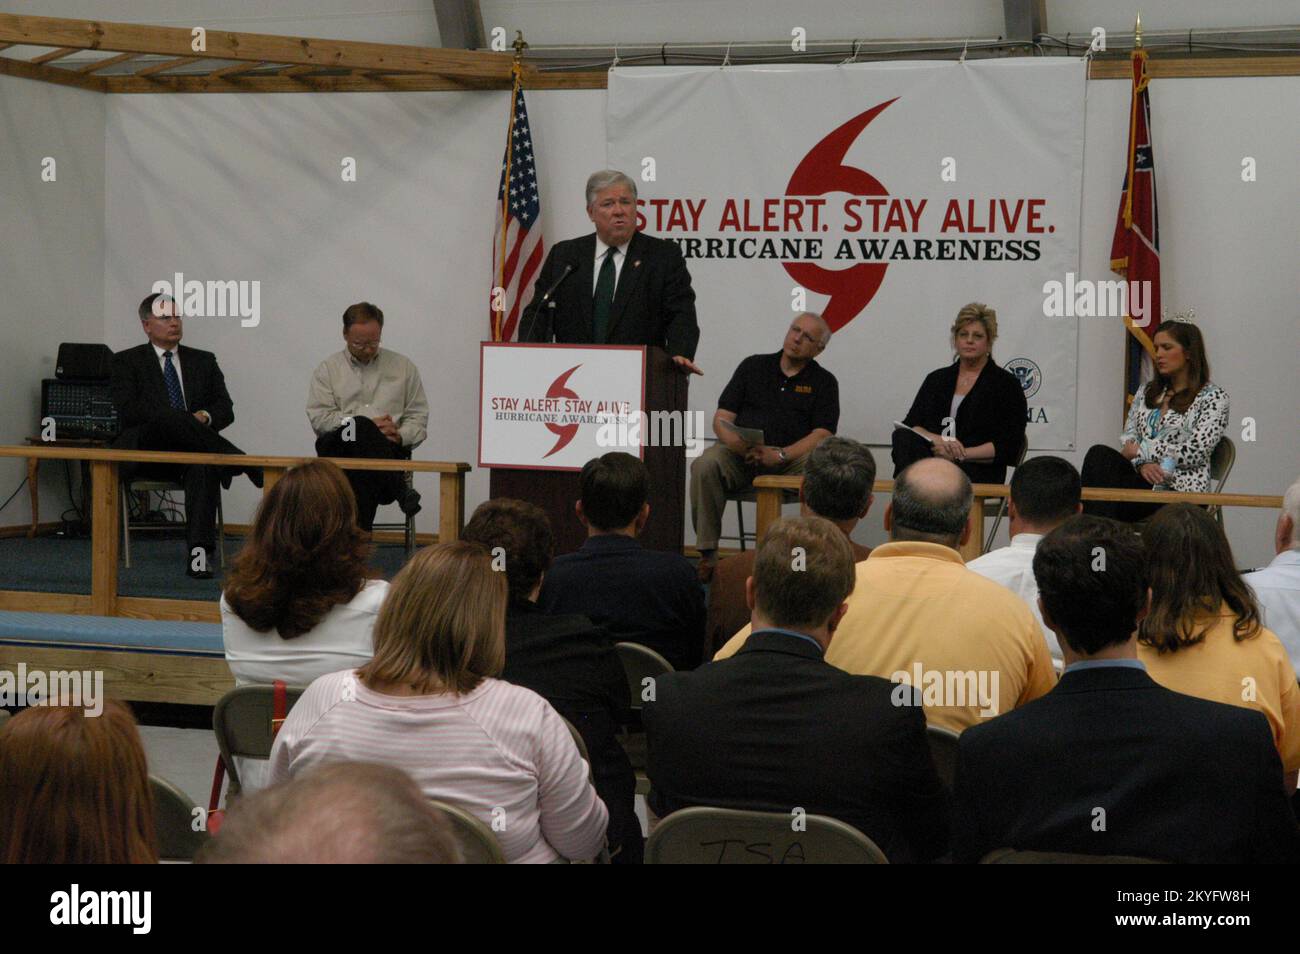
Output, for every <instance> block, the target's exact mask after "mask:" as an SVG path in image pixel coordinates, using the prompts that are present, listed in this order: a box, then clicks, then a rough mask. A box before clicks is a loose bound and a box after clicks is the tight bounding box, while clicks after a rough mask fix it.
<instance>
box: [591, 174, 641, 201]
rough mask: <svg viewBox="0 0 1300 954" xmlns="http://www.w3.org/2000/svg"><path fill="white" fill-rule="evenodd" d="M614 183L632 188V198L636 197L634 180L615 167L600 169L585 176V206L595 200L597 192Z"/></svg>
mask: <svg viewBox="0 0 1300 954" xmlns="http://www.w3.org/2000/svg"><path fill="white" fill-rule="evenodd" d="M614 185H624V186H627V187H628V188H629V189H631V190H632V198H634V199H635V198H636V182H634V181H633V180H632V178H631V177H630V176H628V175H626V174H624V173H622V172H619V171H618V170H617V169H601V170H600V171H599V172H593V173H592V174H591V175H590V176H588V177H587V208H591V204H592V203H593V202H595V201H596V193H597V192H599V191H601V190H602V189H608V188H609V187H610V186H614Z"/></svg>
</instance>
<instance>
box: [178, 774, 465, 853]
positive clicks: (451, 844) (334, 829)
mask: <svg viewBox="0 0 1300 954" xmlns="http://www.w3.org/2000/svg"><path fill="white" fill-rule="evenodd" d="M194 860H195V862H196V863H198V864H214V865H336V864H343V865H370V864H376V865H451V864H461V863H462V861H463V859H462V856H461V850H460V845H459V844H458V843H457V841H456V835H455V832H454V830H453V829H452V826H451V822H450V821H449V820H448V819H447V816H446V815H445V814H444V813H443V812H441V811H439V810H438V809H436V808H434V807H433V805H432V804H431V803H430V802H429V800H428V798H427V797H426V796H425V794H424V793H423V792H421V791H420V787H419V786H418V785H416V784H415V782H414V781H412V780H411V777H410V776H409V775H407V774H406V773H405V772H402V771H399V770H398V769H395V768H392V767H391V766H388V765H375V764H373V763H365V762H336V763H334V764H333V765H326V766H322V767H321V768H318V769H314V770H312V771H310V772H305V773H303V775H302V776H301V777H300V778H295V779H291V780H289V781H287V782H281V783H280V784H279V785H276V786H274V787H272V788H268V789H263V790H262V791H260V792H255V793H253V794H251V795H249V796H247V797H244V798H239V799H236V801H235V803H234V805H233V806H232V807H231V809H230V811H229V813H228V814H227V815H226V818H225V821H224V823H223V824H222V826H221V832H220V834H218V835H217V836H216V837H215V838H213V839H212V841H210V842H208V843H207V845H205V846H204V847H203V849H202V851H201V852H200V853H199V856H198V857H197V858H195V859H194Z"/></svg>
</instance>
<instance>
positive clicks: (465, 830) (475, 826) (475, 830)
mask: <svg viewBox="0 0 1300 954" xmlns="http://www.w3.org/2000/svg"><path fill="white" fill-rule="evenodd" d="M429 801H430V802H431V803H432V804H433V806H434V807H435V808H437V809H439V810H441V811H443V812H446V814H447V817H448V818H449V819H451V827H452V829H453V830H454V831H455V832H456V839H457V840H458V841H459V842H460V848H461V853H462V854H463V855H464V856H465V864H467V865H503V864H505V863H506V856H505V853H504V852H503V851H502V850H501V844H500V842H498V841H497V836H496V835H494V834H493V833H492V829H491V828H489V827H488V826H487V825H485V824H484V823H483V821H482V820H481V819H479V818H477V817H476V816H474V815H471V814H470V813H469V812H467V811H465V809H463V808H461V807H460V806H459V805H453V804H452V803H451V802H444V801H442V800H441V799H437V798H431V799H429Z"/></svg>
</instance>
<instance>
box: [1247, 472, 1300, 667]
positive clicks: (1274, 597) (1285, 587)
mask: <svg viewBox="0 0 1300 954" xmlns="http://www.w3.org/2000/svg"><path fill="white" fill-rule="evenodd" d="M1273 542H1274V545H1275V546H1276V547H1277V556H1275V557H1274V558H1273V562H1272V563H1270V564H1269V565H1268V566H1266V567H1265V568H1264V569H1262V570H1256V571H1255V572H1254V573H1247V574H1246V582H1247V583H1249V584H1250V588H1251V589H1252V590H1254V592H1255V598H1256V599H1257V600H1259V611H1260V614H1261V615H1262V620H1261V622H1263V624H1264V625H1265V626H1267V627H1268V628H1269V629H1271V630H1272V631H1273V632H1274V633H1276V634H1277V638H1278V639H1280V640H1282V645H1283V646H1285V647H1286V650H1287V654H1288V655H1289V656H1290V657H1291V665H1292V666H1295V665H1298V664H1300V480H1297V481H1296V482H1295V483H1294V484H1292V485H1291V486H1290V487H1288V488H1287V491H1286V496H1285V497H1284V498H1283V499H1282V512H1281V513H1280V514H1278V518H1277V532H1276V534H1275V535H1274V541H1273Z"/></svg>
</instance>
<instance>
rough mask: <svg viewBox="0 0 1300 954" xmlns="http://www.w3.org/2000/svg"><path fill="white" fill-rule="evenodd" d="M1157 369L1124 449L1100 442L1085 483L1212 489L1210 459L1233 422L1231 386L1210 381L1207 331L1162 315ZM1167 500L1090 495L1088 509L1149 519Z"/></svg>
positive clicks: (1134, 412)
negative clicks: (1095, 497)
mask: <svg viewBox="0 0 1300 954" xmlns="http://www.w3.org/2000/svg"><path fill="white" fill-rule="evenodd" d="M1151 343H1152V345H1153V347H1154V349H1155V359H1154V363H1155V371H1156V375H1155V377H1154V378H1152V379H1151V381H1150V382H1149V383H1148V384H1147V386H1146V387H1145V388H1144V389H1143V390H1142V391H1141V392H1139V393H1138V394H1136V395H1134V397H1133V402H1132V403H1131V404H1130V405H1129V410H1128V417H1127V418H1126V420H1125V424H1124V433H1123V434H1121V435H1120V449H1119V450H1115V448H1113V447H1107V446H1106V445H1104V444H1096V445H1094V446H1093V447H1090V448H1089V449H1088V453H1087V454H1086V455H1085V456H1084V458H1083V485H1084V486H1085V487H1118V488H1122V489H1127V490H1174V491H1178V492H1179V493H1205V492H1207V491H1208V490H1210V458H1211V457H1212V456H1213V455H1214V448H1215V447H1217V446H1218V444H1219V441H1220V439H1222V437H1223V432H1224V431H1225V430H1227V427H1228V403H1229V402H1228V392H1227V391H1225V390H1223V388H1221V387H1219V386H1218V385H1217V384H1215V383H1213V382H1212V381H1211V380H1210V359H1209V357H1208V356H1207V355H1206V351H1205V339H1204V337H1203V336H1202V335H1201V330H1200V329H1199V328H1197V327H1196V325H1194V324H1192V323H1191V322H1189V321H1181V320H1178V319H1174V320H1172V321H1164V322H1161V324H1160V327H1159V328H1157V329H1156V331H1155V334H1153V335H1152V336H1151ZM1162 506H1164V504H1158V503H1136V502H1123V501H1115V500H1089V501H1088V502H1087V503H1086V504H1084V507H1083V510H1084V513H1091V514H1096V515H1097V516H1099V517H1114V518H1115V519H1116V520H1129V521H1136V520H1145V519H1146V518H1147V517H1149V516H1151V514H1153V513H1155V512H1156V511H1157V510H1159V509H1160V508H1161V507H1162Z"/></svg>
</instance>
